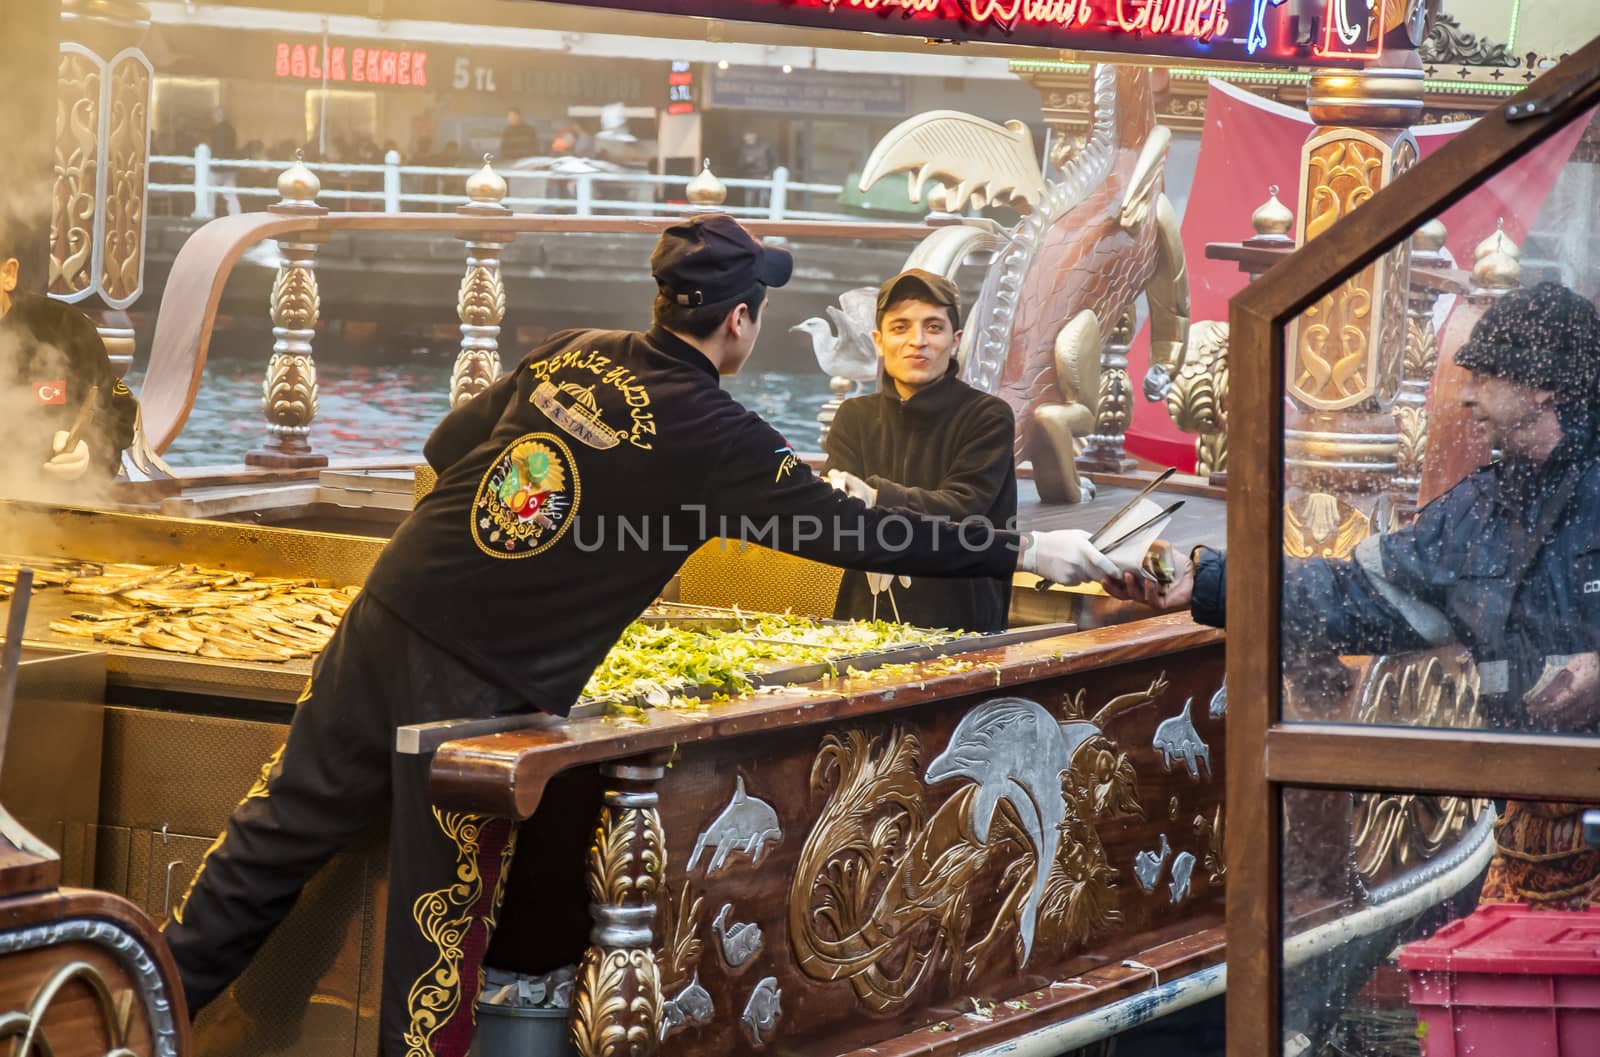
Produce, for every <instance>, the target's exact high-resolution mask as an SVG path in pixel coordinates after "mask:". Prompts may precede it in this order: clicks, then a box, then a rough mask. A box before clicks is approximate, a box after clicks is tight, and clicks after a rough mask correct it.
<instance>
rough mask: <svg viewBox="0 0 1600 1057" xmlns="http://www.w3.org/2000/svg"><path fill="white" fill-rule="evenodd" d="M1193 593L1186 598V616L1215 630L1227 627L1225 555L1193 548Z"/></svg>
mask: <svg viewBox="0 0 1600 1057" xmlns="http://www.w3.org/2000/svg"><path fill="white" fill-rule="evenodd" d="M1190 560H1191V561H1193V562H1194V594H1193V595H1191V596H1190V597H1189V615H1190V616H1192V617H1193V618H1194V620H1195V623H1197V624H1209V625H1210V626H1211V627H1214V628H1225V627H1227V626H1228V556H1227V555H1225V554H1223V553H1222V552H1220V551H1214V550H1212V549H1211V548H1210V547H1196V548H1195V551H1194V554H1193V555H1192V556H1191V558H1190Z"/></svg>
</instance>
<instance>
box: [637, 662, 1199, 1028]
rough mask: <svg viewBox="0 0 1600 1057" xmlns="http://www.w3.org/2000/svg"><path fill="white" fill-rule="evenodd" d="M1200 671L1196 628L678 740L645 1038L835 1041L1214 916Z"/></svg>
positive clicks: (987, 999)
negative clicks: (783, 721) (1107, 660)
mask: <svg viewBox="0 0 1600 1057" xmlns="http://www.w3.org/2000/svg"><path fill="white" fill-rule="evenodd" d="M1221 681H1222V651H1221V649H1220V648H1217V647H1208V648H1205V649H1199V650H1192V651H1187V652H1182V653H1177V654H1171V655H1167V656H1164V657H1155V658H1151V659H1148V660H1136V661H1132V662H1130V663H1127V664H1123V665H1118V666H1116V667H1112V668H1105V669H1100V670H1096V671H1091V672H1087V673H1081V674H1076V675H1067V676H1061V677H1056V678H1050V679H1045V680H1041V681H1038V682H1033V683H1027V684H1023V685H1021V686H1010V687H1005V688H1003V689H1001V688H996V689H995V690H994V691H992V692H987V691H980V692H975V693H969V694H966V695H964V696H960V697H956V698H953V699H950V700H947V701H941V702H934V703H930V704H928V705H925V706H921V707H918V708H915V709H907V710H903V711H899V712H892V713H888V714H885V715H881V716H876V717H865V718H862V719H859V720H844V721H840V722H836V723H829V724H825V725H820V726H810V727H802V728H798V729H791V730H787V731H783V732H775V733H772V734H765V735H756V736H752V737H744V738H734V739H724V740H720V741H715V742H709V743H704V744H701V745H695V746H692V747H689V748H686V749H685V750H684V751H683V753H682V755H681V757H680V758H679V759H678V760H677V761H676V762H675V763H674V764H673V766H672V767H671V768H670V769H669V770H668V771H667V773H666V776H665V777H664V778H663V779H662V781H661V782H660V783H659V790H660V796H661V801H660V805H661V807H660V810H661V818H662V826H663V829H664V832H665V835H666V856H665V868H664V871H663V872H664V879H665V883H664V885H663V886H662V887H663V898H662V909H661V916H660V917H659V918H658V925H657V942H658V957H657V960H658V966H659V970H660V980H661V988H662V994H663V996H664V998H665V1007H664V1010H663V1033H664V1035H665V1039H664V1042H663V1045H662V1052H663V1053H664V1054H667V1055H669V1057H671V1055H677V1054H690V1053H754V1052H760V1051H763V1050H774V1051H785V1052H797V1053H818V1054H820V1053H836V1052H839V1051H840V1050H842V1049H848V1048H850V1047H851V1046H859V1045H865V1044H868V1043H871V1042H874V1041H877V1040H881V1039H885V1038H888V1037H891V1036H895V1035H900V1034H902V1033H904V1032H905V1031H907V1030H910V1029H911V1028H913V1027H915V1026H917V1025H920V1024H925V1023H928V1022H930V1021H939V1020H941V1019H942V1018H948V1017H959V1016H960V1015H961V1014H962V1013H965V1012H972V1013H975V1014H976V1015H980V1016H981V1015H983V1013H984V1011H985V1010H986V1009H989V1010H992V1009H993V1008H994V1007H995V1004H996V1003H997V1002H998V1003H1004V1002H1005V1001H1007V1000H1015V999H1019V998H1020V997H1022V996H1024V995H1025V994H1026V993H1027V992H1029V991H1031V990H1033V989H1036V988H1038V987H1041V986H1043V985H1045V984H1047V983H1049V982H1050V981H1054V980H1061V979H1064V978H1066V977H1068V976H1072V975H1075V974H1077V973H1081V972H1084V971H1086V970H1088V969H1091V968H1093V967H1095V966H1097V965H1102V964H1106V963H1107V962H1108V961H1111V962H1113V963H1114V962H1115V961H1117V960H1120V959H1121V958H1125V957H1130V956H1132V955H1133V954H1134V953H1135V952H1138V951H1140V950H1143V949H1144V948H1146V947H1148V946H1150V945H1151V944H1152V943H1153V942H1159V941H1161V940H1162V939H1172V938H1176V937H1178V936H1181V935H1184V934H1187V933H1189V932H1196V931H1199V930H1201V929H1204V928H1209V927H1211V926H1214V925H1217V924H1219V923H1220V921H1221V912H1222V910H1221V908H1222V902H1221V900H1222V889H1221V883H1222V880H1223V866H1222V859H1223V840H1224V837H1225V828H1226V825H1225V813H1224V812H1223V810H1222V796H1223V783H1222V773H1223V768H1224V765H1225V760H1224V746H1223V717H1222V711H1223V710H1224V709H1225V707H1226V706H1225V698H1223V697H1221V696H1220V695H1218V690H1219V689H1220V686H1221ZM1041 864H1044V865H1043V876H1042V877H1041Z"/></svg>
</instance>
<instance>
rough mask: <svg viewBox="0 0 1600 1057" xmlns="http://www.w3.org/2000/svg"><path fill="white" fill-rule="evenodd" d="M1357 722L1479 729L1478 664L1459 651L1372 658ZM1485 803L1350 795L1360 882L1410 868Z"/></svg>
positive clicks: (1430, 855)
mask: <svg viewBox="0 0 1600 1057" xmlns="http://www.w3.org/2000/svg"><path fill="white" fill-rule="evenodd" d="M1357 721H1358V722H1360V723H1367V724H1373V723H1381V724H1394V725H1400V726H1408V727H1432V728H1451V729H1457V730H1463V729H1465V730H1474V729H1481V728H1482V727H1483V716H1482V712H1481V709H1480V701H1479V682H1478V671H1477V668H1476V666H1475V665H1474V664H1473V663H1472V659H1471V658H1470V657H1469V656H1468V655H1467V654H1466V653H1464V652H1461V651H1440V652H1430V653H1422V654H1407V655H1402V656H1394V657H1391V656H1384V657H1379V658H1378V659H1377V660H1376V661H1375V662H1374V663H1373V668H1372V671H1371V672H1370V673H1369V674H1368V676H1367V679H1366V683H1365V688H1364V690H1363V694H1362V698H1361V703H1360V706H1359V710H1358V713H1357ZM1488 806H1489V804H1488V801H1486V800H1474V799H1471V798H1469V797H1455V796H1420V795H1415V794H1410V793H1384V792H1376V793H1360V794H1356V796H1355V800H1354V811H1353V813H1352V816H1351V824H1350V838H1351V844H1352V847H1353V848H1354V851H1355V864H1356V870H1357V872H1358V873H1359V874H1360V876H1361V879H1362V881H1363V882H1364V883H1367V884H1372V883H1374V882H1376V881H1379V880H1380V879H1382V878H1383V877H1386V876H1393V875H1395V874H1397V873H1401V872H1405V871H1409V870H1413V869H1415V868H1416V867H1417V866H1419V865H1420V864H1422V863H1424V862H1427V861H1428V860H1429V859H1431V858H1433V857H1434V856H1435V855H1437V854H1439V852H1441V851H1443V850H1444V849H1445V848H1446V847H1448V846H1449V845H1451V844H1453V843H1454V842H1455V840H1456V838H1458V837H1459V836H1460V835H1461V833H1462V831H1463V830H1464V829H1465V828H1466V827H1467V826H1468V825H1469V824H1471V823H1472V822H1475V821H1476V820H1477V819H1478V817H1479V815H1480V814H1481V813H1482V812H1484V811H1486V810H1488Z"/></svg>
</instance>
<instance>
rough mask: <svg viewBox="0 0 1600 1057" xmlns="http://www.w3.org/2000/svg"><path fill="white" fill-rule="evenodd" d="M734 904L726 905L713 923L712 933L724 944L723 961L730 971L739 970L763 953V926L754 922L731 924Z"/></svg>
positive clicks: (718, 912)
mask: <svg viewBox="0 0 1600 1057" xmlns="http://www.w3.org/2000/svg"><path fill="white" fill-rule="evenodd" d="M732 915H733V904H732V903H724V904H722V909H721V910H719V911H717V916H716V918H715V920H713V921H712V922H711V931H712V932H715V933H716V934H717V939H718V941H719V942H720V943H721V944H722V959H723V961H725V962H727V963H728V967H729V968H730V969H737V968H739V966H741V965H743V964H744V963H745V962H747V961H749V960H750V959H751V958H754V957H755V956H756V955H757V954H759V953H761V926H760V925H757V924H756V923H755V922H753V921H743V922H738V921H735V922H730V920H729V919H730V918H731V917H732Z"/></svg>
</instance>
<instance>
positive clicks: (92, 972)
mask: <svg viewBox="0 0 1600 1057" xmlns="http://www.w3.org/2000/svg"><path fill="white" fill-rule="evenodd" d="M73 985H76V986H73ZM84 991H87V992H88V993H89V998H90V1002H89V1003H86V1004H85V1003H83V992H84ZM63 992H64V993H65V997H63ZM58 998H60V999H61V1002H60V1003H59V1005H57V1003H56V1000H57V999H58ZM133 1001H134V993H133V992H132V991H124V992H123V993H122V995H121V997H120V1000H119V999H118V998H116V997H113V996H112V994H111V985H110V983H108V982H107V980H106V979H105V977H104V976H103V975H102V974H101V972H100V970H99V969H97V968H95V967H94V966H93V965H92V964H90V963H89V962H84V961H71V962H68V963H67V964H65V965H63V966H61V967H60V968H59V969H57V970H56V971H55V972H53V973H51V974H50V975H49V976H48V977H47V978H46V979H45V980H44V982H43V983H42V984H41V985H40V987H39V990H38V991H37V992H35V993H34V995H33V997H32V998H30V999H29V1000H28V1005H27V1007H26V1008H24V1009H16V1010H10V1011H7V1010H4V1009H0V1041H3V1040H6V1039H12V1040H14V1041H13V1042H12V1046H13V1047H14V1049H13V1050H12V1051H11V1052H12V1053H14V1054H16V1055H17V1057H32V1055H34V1054H40V1055H44V1057H49V1055H50V1054H52V1053H54V1052H56V1049H55V1047H54V1046H53V1045H51V1041H50V1038H49V1036H48V1035H46V1034H45V1019H46V1014H47V1013H50V1012H52V1009H51V1007H52V1006H53V1005H54V1006H56V1008H55V1010H54V1012H56V1013H57V1014H59V1015H60V1016H61V1019H62V1020H63V1023H60V1024H57V1026H58V1027H67V1028H69V1030H70V1028H75V1027H78V1024H77V1023H76V1022H77V1021H79V1020H80V1019H81V1018H82V1017H83V1014H84V1013H85V1012H88V1011H89V1010H92V1011H93V1014H94V1019H95V1020H98V1021H99V1025H100V1029H101V1031H103V1032H104V1034H105V1037H106V1040H107V1042H108V1043H109V1045H108V1046H107V1048H106V1051H105V1052H106V1054H107V1057H133V1051H132V1050H130V1049H129V1048H128V1035H129V1026H130V1021H131V1019H132V1013H133V1006H132V1002H133ZM84 1005H87V1006H88V1009H85V1008H84ZM69 1006H70V1007H71V1008H72V1009H73V1012H72V1013H66V1012H65V1011H64V1010H63V1008H62V1007H69ZM67 1017H70V1018H71V1020H70V1021H67V1019H66V1018H67ZM63 1034H67V1032H63Z"/></svg>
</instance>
